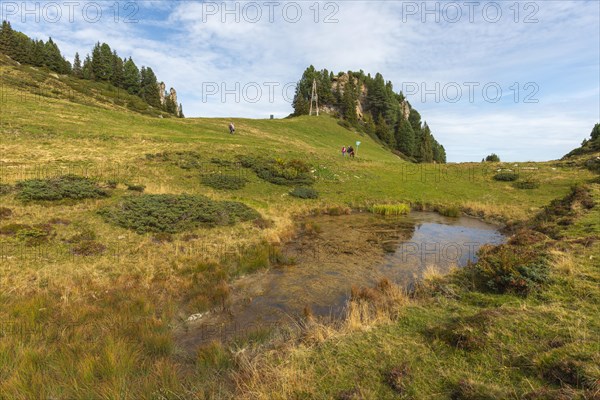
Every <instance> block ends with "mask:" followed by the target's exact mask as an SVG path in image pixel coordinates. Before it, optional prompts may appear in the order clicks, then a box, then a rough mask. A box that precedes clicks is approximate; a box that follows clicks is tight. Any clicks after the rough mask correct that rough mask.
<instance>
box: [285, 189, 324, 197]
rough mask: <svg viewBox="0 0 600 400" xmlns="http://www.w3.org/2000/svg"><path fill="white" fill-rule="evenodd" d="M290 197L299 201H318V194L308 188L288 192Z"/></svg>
mask: <svg viewBox="0 0 600 400" xmlns="http://www.w3.org/2000/svg"><path fill="white" fill-rule="evenodd" d="M290 196H294V197H298V198H300V199H318V198H319V192H317V191H316V190H315V189H313V188H310V187H297V188H294V190H292V191H291V192H290Z"/></svg>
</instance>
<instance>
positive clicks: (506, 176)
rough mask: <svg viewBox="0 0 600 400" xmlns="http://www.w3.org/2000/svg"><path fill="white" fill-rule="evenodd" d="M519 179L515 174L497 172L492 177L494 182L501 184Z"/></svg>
mask: <svg viewBox="0 0 600 400" xmlns="http://www.w3.org/2000/svg"><path fill="white" fill-rule="evenodd" d="M517 179H519V174H517V173H516V172H499V173H497V174H496V175H494V180H496V181H502V182H513V181H516V180H517Z"/></svg>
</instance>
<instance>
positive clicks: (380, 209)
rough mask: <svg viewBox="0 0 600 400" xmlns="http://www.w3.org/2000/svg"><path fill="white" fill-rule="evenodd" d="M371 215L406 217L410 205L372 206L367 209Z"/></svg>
mask: <svg viewBox="0 0 600 400" xmlns="http://www.w3.org/2000/svg"><path fill="white" fill-rule="evenodd" d="M369 211H370V212H372V213H373V214H380V215H406V214H408V213H409V212H410V205H408V204H404V203H400V204H374V205H373V206H371V207H370V208H369Z"/></svg>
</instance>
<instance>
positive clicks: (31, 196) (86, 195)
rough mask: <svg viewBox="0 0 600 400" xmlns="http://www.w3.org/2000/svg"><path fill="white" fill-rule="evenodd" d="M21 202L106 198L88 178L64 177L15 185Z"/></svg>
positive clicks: (28, 181)
mask: <svg viewBox="0 0 600 400" xmlns="http://www.w3.org/2000/svg"><path fill="white" fill-rule="evenodd" d="M17 190H19V193H18V194H17V198H18V199H19V200H21V201H24V202H27V201H56V200H63V199H74V200H81V199H94V198H100V197H108V196H109V194H108V192H106V191H105V190H103V189H101V188H100V187H99V186H98V185H97V184H96V182H94V181H93V180H91V179H89V178H85V177H81V176H76V175H65V176H60V177H57V178H51V179H30V180H26V181H22V182H19V183H18V184H17Z"/></svg>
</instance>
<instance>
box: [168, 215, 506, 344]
mask: <svg viewBox="0 0 600 400" xmlns="http://www.w3.org/2000/svg"><path fill="white" fill-rule="evenodd" d="M498 229H499V227H497V226H493V225H490V224H487V223H484V222H481V221H479V220H476V219H474V218H469V217H459V218H448V217H443V216H441V215H439V214H436V213H429V212H412V213H410V214H409V215H406V216H397V217H383V216H379V215H374V214H370V213H353V214H350V215H340V216H329V215H319V216H309V217H305V218H303V219H301V220H300V221H298V229H297V232H296V235H295V236H294V237H293V238H292V240H290V241H289V242H288V243H286V244H285V245H284V246H282V247H281V248H280V249H279V252H280V255H281V257H282V258H283V259H284V260H287V262H286V263H284V264H285V265H283V266H280V267H277V268H272V269H270V270H268V271H266V272H261V273H256V274H252V275H248V276H245V277H242V278H240V279H238V280H236V281H235V282H233V283H232V285H231V297H230V298H229V301H228V302H227V305H226V306H224V307H221V308H220V309H215V310H212V311H211V312H209V313H206V315H204V316H202V317H201V318H198V319H196V320H194V321H188V322H186V323H185V324H184V326H183V327H181V328H180V329H178V330H177V332H176V339H177V342H178V343H179V345H180V346H181V347H182V348H184V349H188V350H191V351H193V350H194V349H196V348H197V347H198V346H201V345H203V344H206V343H209V342H211V341H215V340H217V341H221V342H229V341H231V340H235V339H242V338H244V337H248V336H251V335H257V334H261V333H265V332H269V331H270V330H271V329H273V328H275V327H277V326H281V325H282V324H286V323H294V321H297V320H298V319H299V318H301V317H302V315H303V314H304V313H305V312H306V310H310V312H311V313H312V314H313V315H315V316H319V317H331V318H335V317H339V316H341V315H342V313H343V309H344V307H345V305H346V303H347V301H348V299H349V297H350V290H351V288H352V286H353V285H357V286H370V285H373V284H374V283H375V282H377V281H378V280H379V279H381V278H382V277H387V278H388V279H390V280H392V281H394V282H396V283H398V284H400V285H409V284H410V282H412V281H414V280H415V279H418V278H419V277H420V276H421V275H422V273H423V272H424V271H425V270H428V269H431V268H435V269H436V270H437V271H438V272H441V273H445V272H447V271H448V270H449V269H450V268H452V267H454V266H457V267H460V266H464V265H466V263H467V262H469V261H475V259H476V252H477V250H478V249H479V247H481V246H482V245H484V244H499V243H502V242H503V241H504V237H503V235H502V234H501V233H500V232H499V231H498Z"/></svg>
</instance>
